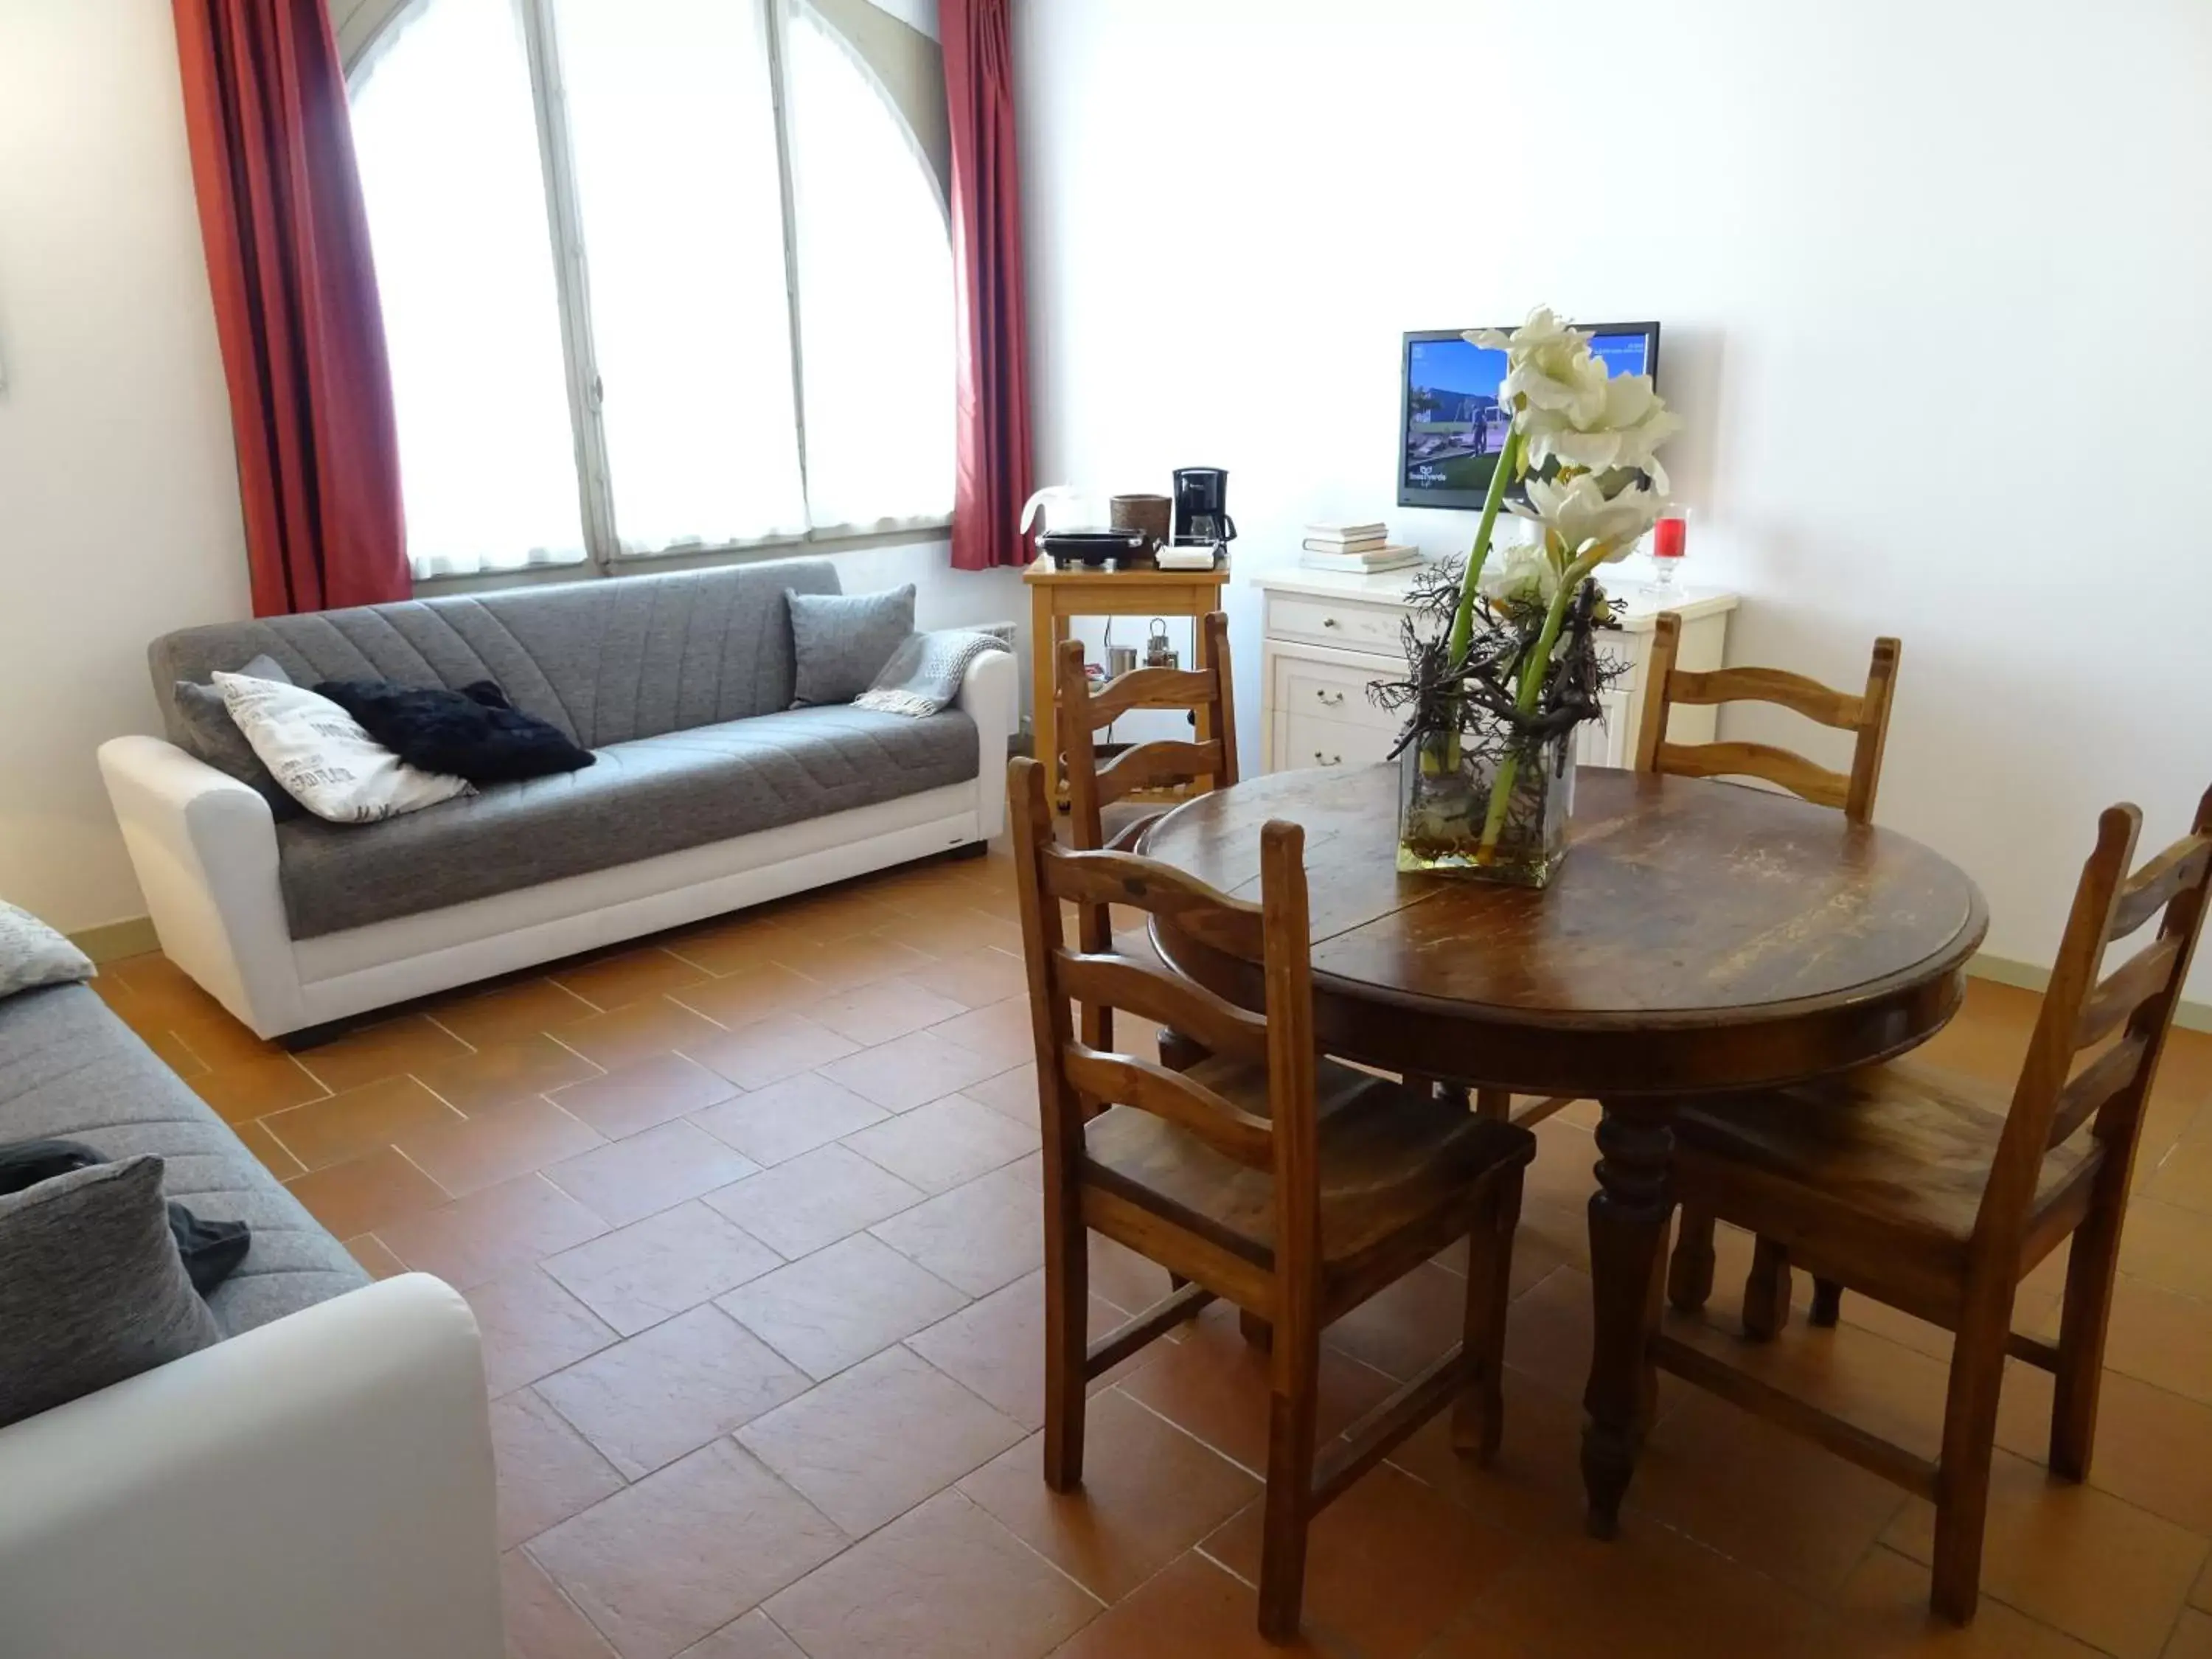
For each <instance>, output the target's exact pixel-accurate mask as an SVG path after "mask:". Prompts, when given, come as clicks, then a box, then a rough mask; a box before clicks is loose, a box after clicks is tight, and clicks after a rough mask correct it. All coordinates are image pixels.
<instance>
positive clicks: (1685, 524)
mask: <svg viewBox="0 0 2212 1659" xmlns="http://www.w3.org/2000/svg"><path fill="white" fill-rule="evenodd" d="M1651 532H1652V534H1651V556H1652V557H1654V558H1656V559H1679V558H1680V557H1681V556H1682V554H1683V552H1684V551H1685V550H1686V547H1687V545H1688V542H1689V533H1690V521H1689V520H1687V519H1685V518H1680V517H1677V518H1668V519H1662V520H1659V522H1658V523H1656V524H1655V525H1654V526H1651Z"/></svg>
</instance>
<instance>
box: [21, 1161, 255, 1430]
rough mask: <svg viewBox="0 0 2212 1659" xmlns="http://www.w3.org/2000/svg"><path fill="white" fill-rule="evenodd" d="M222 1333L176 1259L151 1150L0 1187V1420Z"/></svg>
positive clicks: (177, 1355)
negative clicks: (7, 1189)
mask: <svg viewBox="0 0 2212 1659" xmlns="http://www.w3.org/2000/svg"><path fill="white" fill-rule="evenodd" d="M220 1340H222V1332H220V1331H219V1330H217V1329H216V1322H215V1316H213V1315H212V1314H210V1313H209V1312H208V1310H207V1305H206V1304H204V1303H203V1302H202V1301H201V1300H200V1298H199V1293H198V1292H197V1291H195V1290H193V1289H192V1282H191V1279H187V1278H186V1277H185V1264H184V1262H183V1261H180V1260H179V1258H178V1255H177V1244H176V1240H175V1239H174V1238H173V1237H171V1236H170V1233H169V1216H168V1212H167V1209H166V1208H164V1207H163V1206H162V1203H161V1159H160V1158H132V1159H131V1160H130V1161H129V1162H128V1163H125V1164H94V1165H93V1166H92V1167H91V1168H89V1169H84V1170H71V1171H70V1172H69V1173H68V1174H67V1175H59V1176H53V1177H52V1179H51V1180H46V1181H41V1182H37V1183H36V1184H34V1185H33V1186H30V1187H27V1188H24V1189H23V1190H22V1191H21V1192H20V1193H9V1194H4V1195H0V1427H4V1426H6V1425H8V1424H10V1423H19V1422H21V1420H22V1419H25V1418H27V1417H34V1416H36V1415H37V1414H38V1413H40V1412H43V1411H51V1410H52V1408H53V1407H56V1406H58V1405H61V1404H62V1403H63V1402H64V1401H70V1400H75V1399H77V1398H79V1397H80V1396H82V1395H88V1394H92V1393H94V1392H96V1391H97V1390H99V1389H104V1388H106V1387H107V1386H108V1385H109V1384H111V1383H120V1382H122V1381H123V1379H124V1378H125V1377H127V1376H137V1375H138V1373H139V1372H141V1371H148V1370H153V1369H154V1367H155V1366H156V1365H166V1364H168V1363H169V1362H170V1361H171V1360H172V1359H181V1358H184V1357H185V1355H186V1354H188V1353H195V1352H198V1351H199V1350H200V1349H202V1348H204V1347H207V1346H210V1345H211V1344H213V1343H215V1342H217V1341H220Z"/></svg>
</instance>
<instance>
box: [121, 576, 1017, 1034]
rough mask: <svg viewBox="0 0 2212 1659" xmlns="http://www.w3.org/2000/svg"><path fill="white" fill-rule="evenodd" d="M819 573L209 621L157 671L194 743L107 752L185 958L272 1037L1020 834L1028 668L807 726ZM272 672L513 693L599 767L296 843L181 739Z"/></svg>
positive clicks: (134, 844) (136, 860) (254, 798)
mask: <svg viewBox="0 0 2212 1659" xmlns="http://www.w3.org/2000/svg"><path fill="white" fill-rule="evenodd" d="M838 591H839V588H838V579H837V572H836V566H835V565H834V564H832V563H831V562H829V561H828V560H823V559H797V560H787V561H777V562H768V563H762V564H753V565H743V566H735V567H729V568H720V569H714V570H703V571H686V572H678V573H673V574H661V575H652V576H633V577H628V578H624V579H623V580H617V581H608V580H596V581H582V582H574V583H564V584H560V585H554V586H530V587H518V588H509V589H506V590H503V591H500V592H488V593H479V594H470V595H465V596H456V597H452V598H444V599H428V600H413V601H409V602H406V603H404V604H397V605H372V606H367V607H363V608H361V609H358V610H352V611H324V612H319V613H315V614H310V615H306V616H297V617H267V618H263V619H260V620H258V621H252V622H240V623H219V624H216V625H214V626H211V627H205V628H192V629H184V630H182V631H180V632H178V633H174V634H169V635H164V636H163V637H162V638H161V639H159V640H156V641H155V642H154V644H153V646H152V647H151V649H150V652H149V658H150V661H151V665H152V670H153V676H154V685H155V695H156V696H157V697H158V698H159V699H160V700H161V706H162V709H163V712H164V716H165V719H166V720H167V725H168V732H169V738H170V739H171V740H164V739H162V738H148V737H127V738H114V739H112V740H111V741H110V742H108V743H106V744H103V745H102V746H101V748H100V769H101V772H102V774H103V775H104V776H105V778H106V784H107V790H108V794H109V797H110V799H112V801H113V803H114V806H115V812H116V817H117V818H118V821H119V822H120V823H121V826H122V829H123V835H124V839H125V843H126V844H127V846H128V848H129V849H130V854H131V862H132V865H133V866H134V868H135V869H136V871H137V877H138V882H139V885H140V887H141V889H142V890H143V892H144V894H145V897H146V903H147V907H148V909H149V912H150V913H151V915H152V917H153V921H154V926H155V930H156V931H157V932H158V933H159V934H160V936H161V948H162V950H163V951H165V952H166V953H167V955H168V957H170V959H171V960H173V962H175V963H177V965H178V966H179V967H180V968H182V969H184V970H185V972H186V973H187V974H189V975H191V977H192V978H193V979H194V980H196V981H198V983H199V984H200V985H201V986H202V987H204V988H205V989H206V990H207V991H208V993H209V994H210V995H212V996H214V997H215V998H216V1000H218V1001H220V1002H221V1003H222V1005H223V1006H225V1007H226V1008H228V1009H229V1010H230V1012H232V1013H234V1014H235V1015H236V1016H237V1017H238V1018H240V1020H242V1021H244V1022H245V1023H246V1024H247V1025H250V1026H251V1027H252V1028H253V1030H255V1031H256V1032H258V1034H260V1035H261V1036H282V1035H284V1034H287V1033H292V1032H298V1031H301V1030H307V1029H308V1028H312V1027H315V1026H319V1025H322V1024H327V1023H330V1022H332V1021H337V1020H342V1019H345V1018H349V1017H351V1016H354V1015H356V1014H360V1013H362V1012H367V1011H368V1010H371V1009H375V1008H380V1007H384V1006H389V1005H391V1004H393V1003H397V1002H401V1001H404V1000H409V999H410V998H414V997H419V996H423V995H427V994H430V993H433V992H436V991H441V990H445V989H447V988H449V987H453V986H456V985H461V984H465V983H468V982H470V981H474V980H479V979H484V978H488V977H489V976H491V975H496V974H502V973H506V972H509V971H511V970H513V969H519V968H524V967H528V966H531V965H532V964H534V963H541V962H546V961H550V960H552V959H554V958H556V957H564V956H569V955H572V954H574V953H575V952H577V951H585V950H590V949H592V948H595V947H597V946H600V945H609V944H612V943H615V942H617V941H619V940H622V939H630V938H635V937H636V936H637V935H639V934H642V933H653V932H655V931H657V930H659V929H661V928H665V927H675V926H678V925H679V924H681V923H684V922H689V921H697V920H699V919H701V918H702V917H705V916H710V915H717V914H720V913H721V912H724V911H727V910H733V909H738V908H742V907H744V906H746V905H750V904H756V903H759V902H763V901H764V900H768V899H772V898H777V897H781V896H784V895H787V894H789V893H793V892H796V891H799V890H803V889H805V888H809V887H814V886H819V885H821V884H824V883H828V882H832V881H838V880H842V879H844V878H847V877H850V876H854V875H859V874H861V873H864V872H868V871H871V870H877V869H882V868H884V867H886V866H890V865H895V864H899V863H903V862H906V861H908V860H913V859H916V858H920V857H922V856H924V855H926V854H932V853H938V852H943V851H945V850H948V849H955V848H966V847H971V846H973V847H980V845H981V843H982V842H987V840H989V838H990V837H992V836H995V835H996V834H998V833H999V831H1000V828H1001V827H1002V825H1003V823H1004V821H1005V816H1006V775H1005V762H1006V745H1007V741H1008V739H1009V738H1010V737H1011V736H1012V732H1013V730H1014V724H1015V719H1016V698H1017V674H1016V667H1015V662H1014V659H1013V657H1012V655H1011V654H1010V653H989V654H987V655H985V656H982V657H981V658H979V659H976V661H975V664H974V665H973V666H972V667H971V668H970V669H969V672H968V675H967V678H966V680H965V682H964V684H963V686H962V689H961V691H960V696H959V697H958V699H957V702H955V703H954V705H953V706H952V707H951V708H946V709H945V710H944V711H943V712H942V713H939V714H933V715H929V716H927V717H924V718H921V719H915V718H912V717H909V716H907V715H902V714H879V713H876V712H873V711H871V710H866V709H860V708H854V707H851V706H849V705H842V704H841V705H833V706H828V707H821V708H791V707H789V704H790V703H791V701H792V697H793V678H794V669H793V647H792V635H791V623H790V615H789V606H788V605H787V603H786V599H785V595H786V593H787V592H801V593H835V592H838ZM261 653H267V654H268V655H269V656H270V657H272V658H274V659H276V661H277V662H278V663H280V664H282V665H283V668H284V670H285V671H286V672H287V673H288V674H289V676H290V677H291V678H292V679H293V681H294V682H295V684H314V683H316V682H317V681H319V680H325V679H357V678H383V679H390V680H395V681H398V682H401V683H403V684H417V685H444V686H447V687H451V688H453V689H456V690H458V689H459V688H461V687H463V686H465V685H467V684H471V682H474V681H477V680H484V679H490V680H495V681H497V682H498V684H500V685H501V688H502V689H503V690H505V691H506V692H507V696H508V697H509V698H510V699H511V700H512V701H513V704H514V706H515V707H517V708H521V709H524V710H526V711H527V712H528V713H530V714H537V715H539V716H541V717H542V718H544V719H545V720H550V721H551V722H552V723H553V724H554V725H556V726H559V727H560V728H561V729H562V731H563V732H566V733H567V734H568V736H569V737H570V738H573V739H574V741H575V742H577V743H579V744H583V745H585V746H586V747H587V748H590V749H592V750H595V751H596V752H597V754H598V757H599V759H598V763H597V764H595V765H593V766H592V767H589V768H587V769H585V770H583V771H580V772H573V773H564V774H562V775H558V776H555V777H550V778H541V779H537V780H534V781H531V782H528V783H522V784H507V785H500V786H496V787H489V788H486V789H485V790H484V791H483V793H481V794H478V795H476V796H472V797H466V798H464V799H459V800H453V801H448V802H445V803H443V804H441V805H437V806H434V807H430V808H428V809H427V810H425V811H421V812H417V813H413V814H410V815H408V816H406V817H398V818H392V819H389V820H386V821H385V822H383V823H374V824H366V825H355V824H334V823H325V822H323V821H322V820H320V819H318V818H313V817H296V818H291V819H288V820H285V821H283V822H281V823H280V822H277V821H276V818H275V817H274V816H273V815H272V813H271V811H270V805H269V803H268V802H267V801H266V800H264V799H263V798H262V797H261V795H259V794H258V793H256V792H255V791H254V790H253V789H252V788H251V787H248V786H247V785H246V784H243V783H240V782H239V781H235V780H234V779H233V778H231V777H229V776H228V775H225V774H224V773H222V772H220V771H217V770H216V769H214V768H212V767H210V766H208V765H206V764H204V763H202V762H200V761H198V760H197V759H195V758H193V757H192V756H191V755H189V754H187V753H186V752H185V750H184V749H183V748H181V747H179V743H178V741H176V740H179V739H181V738H182V736H183V731H184V728H183V724H182V720H181V717H180V715H179V711H178V710H177V708H176V707H175V702H174V698H173V686H174V684H175V683H176V682H177V681H179V680H185V681H192V682H205V681H206V680H207V679H208V678H209V677H210V674H211V673H213V672H214V671H216V670H218V669H228V670H235V669H238V668H240V667H242V666H244V665H245V664H246V663H247V662H248V661H249V660H251V659H252V658H254V657H255V656H257V655H259V654H261Z"/></svg>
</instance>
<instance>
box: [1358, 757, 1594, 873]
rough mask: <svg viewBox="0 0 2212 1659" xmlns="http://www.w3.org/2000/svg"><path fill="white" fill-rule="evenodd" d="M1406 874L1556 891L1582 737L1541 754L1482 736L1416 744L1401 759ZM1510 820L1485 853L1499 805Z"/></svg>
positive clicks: (1401, 861) (1401, 863)
mask: <svg viewBox="0 0 2212 1659" xmlns="http://www.w3.org/2000/svg"><path fill="white" fill-rule="evenodd" d="M1398 766H1399V772H1398V867H1399V868H1400V869H1401V870H1425V871H1434V872H1437V873H1439V874H1444V875H1462V876H1472V877H1474V878H1476V879H1477V880H1480V881H1495V882H1502V883H1504V884H1508V885H1510V886H1514V887H1544V886H1548V885H1549V884H1550V883H1551V879H1552V877H1553V874H1554V873H1555V872H1557V871H1558V869H1559V861H1560V860H1561V859H1562V858H1564V857H1565V854H1566V850H1567V815H1568V813H1569V812H1570V811H1572V810H1573V807H1574V794H1575V749H1574V734H1573V733H1572V732H1567V733H1565V734H1564V735H1562V736H1560V737H1557V738H1551V739H1548V740H1547V741H1545V742H1543V743H1541V744H1535V745H1534V746H1533V747H1532V746H1527V745H1522V746H1514V747H1509V746H1506V745H1504V744H1500V743H1498V742H1497V741H1495V740H1492V741H1487V742H1486V741H1484V740H1483V739H1482V737H1481V735H1480V734H1479V733H1468V734H1464V735H1462V734H1460V733H1456V732H1436V733H1431V734H1428V735H1425V736H1422V737H1419V738H1415V739H1414V740H1413V742H1412V743H1409V744H1407V745H1406V747H1405V749H1404V750H1402V751H1401V753H1400V755H1399V757H1398ZM1501 772H1503V773H1507V774H1510V775H1507V776H1506V777H1505V778H1504V783H1503V794H1502V803H1503V814H1502V817H1499V820H1498V835H1497V838H1496V840H1495V841H1494V842H1492V844H1491V845H1490V846H1489V847H1487V848H1486V847H1485V846H1484V845H1483V840H1484V830H1485V827H1486V824H1487V823H1489V821H1490V819H1491V817H1492V806H1493V804H1494V803H1497V802H1498V801H1500V799H1501V794H1500V788H1501V786H1500V774H1501Z"/></svg>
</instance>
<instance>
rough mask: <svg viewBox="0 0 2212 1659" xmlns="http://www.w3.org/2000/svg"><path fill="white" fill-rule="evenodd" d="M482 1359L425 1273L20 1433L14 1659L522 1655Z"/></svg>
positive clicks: (10, 1467) (473, 1332)
mask: <svg viewBox="0 0 2212 1659" xmlns="http://www.w3.org/2000/svg"><path fill="white" fill-rule="evenodd" d="M495 1493H496V1486H495V1480H494V1477H493V1473H492V1450H491V1428H490V1423H489V1418H488V1416H487V1413H486V1407H485V1400H484V1381H483V1354H482V1350H481V1348H480V1346H479V1344H478V1341H477V1328H476V1321H475V1319H474V1318H473V1317H472V1316H471V1314H470V1312H469V1307H468V1304H467V1303H465V1302H464V1301H463V1300H462V1299H461V1297H460V1296H459V1293H458V1292H457V1291H453V1290H451V1289H449V1288H448V1287H447V1286H446V1285H443V1284H441V1283H440V1282H439V1281H438V1280H436V1279H431V1278H429V1277H428V1276H427V1275H424V1274H422V1273H410V1274H407V1275H405V1276H404V1277H401V1278H398V1279H387V1280H386V1281H385V1282H383V1283H382V1284H379V1285H369V1286H368V1287H366V1288H364V1289H362V1290H358V1291H350V1292H349V1293H348V1294H346V1295H344V1296H341V1297H334V1298H333V1299H332V1300H331V1301H328V1302H325V1303H320V1304H317V1305H316V1306H314V1307H312V1308H308V1309H305V1310H302V1311H301V1312H299V1313H296V1314H293V1315H291V1316H289V1317H288V1318H284V1319H280V1320H277V1321H276V1322H273V1323H271V1324H268V1325H264V1326H263V1327H261V1328H259V1329H258V1330H252V1331H248V1332H246V1334H244V1335H241V1336H236V1337H234V1338H232V1339H231V1340H229V1341H228V1342H222V1343H218V1344H217V1345H216V1346H214V1347H212V1348H207V1349H204V1350H202V1351H201V1352H198V1353H196V1354H191V1355H189V1356H188V1357H186V1358H183V1359H179V1360H175V1361H173V1362H172V1363H171V1364H167V1365H163V1366H161V1367H159V1368H157V1369H156V1370H151V1371H147V1372H143V1373H142V1374H141V1375H139V1376H134V1377H131V1378H130V1379H129V1380H128V1381H126V1382H123V1383H117V1384H116V1385H115V1386H114V1387H112V1388H110V1389H102V1390H100V1392H99V1393H98V1394H94V1395H87V1396H86V1397H85V1398H83V1399H82V1400H74V1401H70V1403H69V1404H67V1405H65V1406H58V1407H55V1408H54V1409H53V1410H52V1411H49V1412H46V1413H41V1414H40V1415H39V1416H37V1417H33V1418H29V1419H25V1420H24V1421H22V1422H21V1423H17V1424H15V1425H11V1426H9V1427H8V1428H6V1429H0V1494H4V1496H0V1608H5V1609H6V1614H5V1617H4V1618H0V1656H5V1659H31V1656H37V1659H119V1656H123V1655H139V1654H145V1655H155V1654H158V1655H161V1656H162V1659H307V1656H309V1655H313V1656H314V1659H394V1656H398V1655H405V1656H407V1659H500V1655H501V1645H502V1640H503V1638H502V1636H501V1620H500V1601H499V1549H498V1525H497V1520H496V1507H497V1500H496V1496H495Z"/></svg>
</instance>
